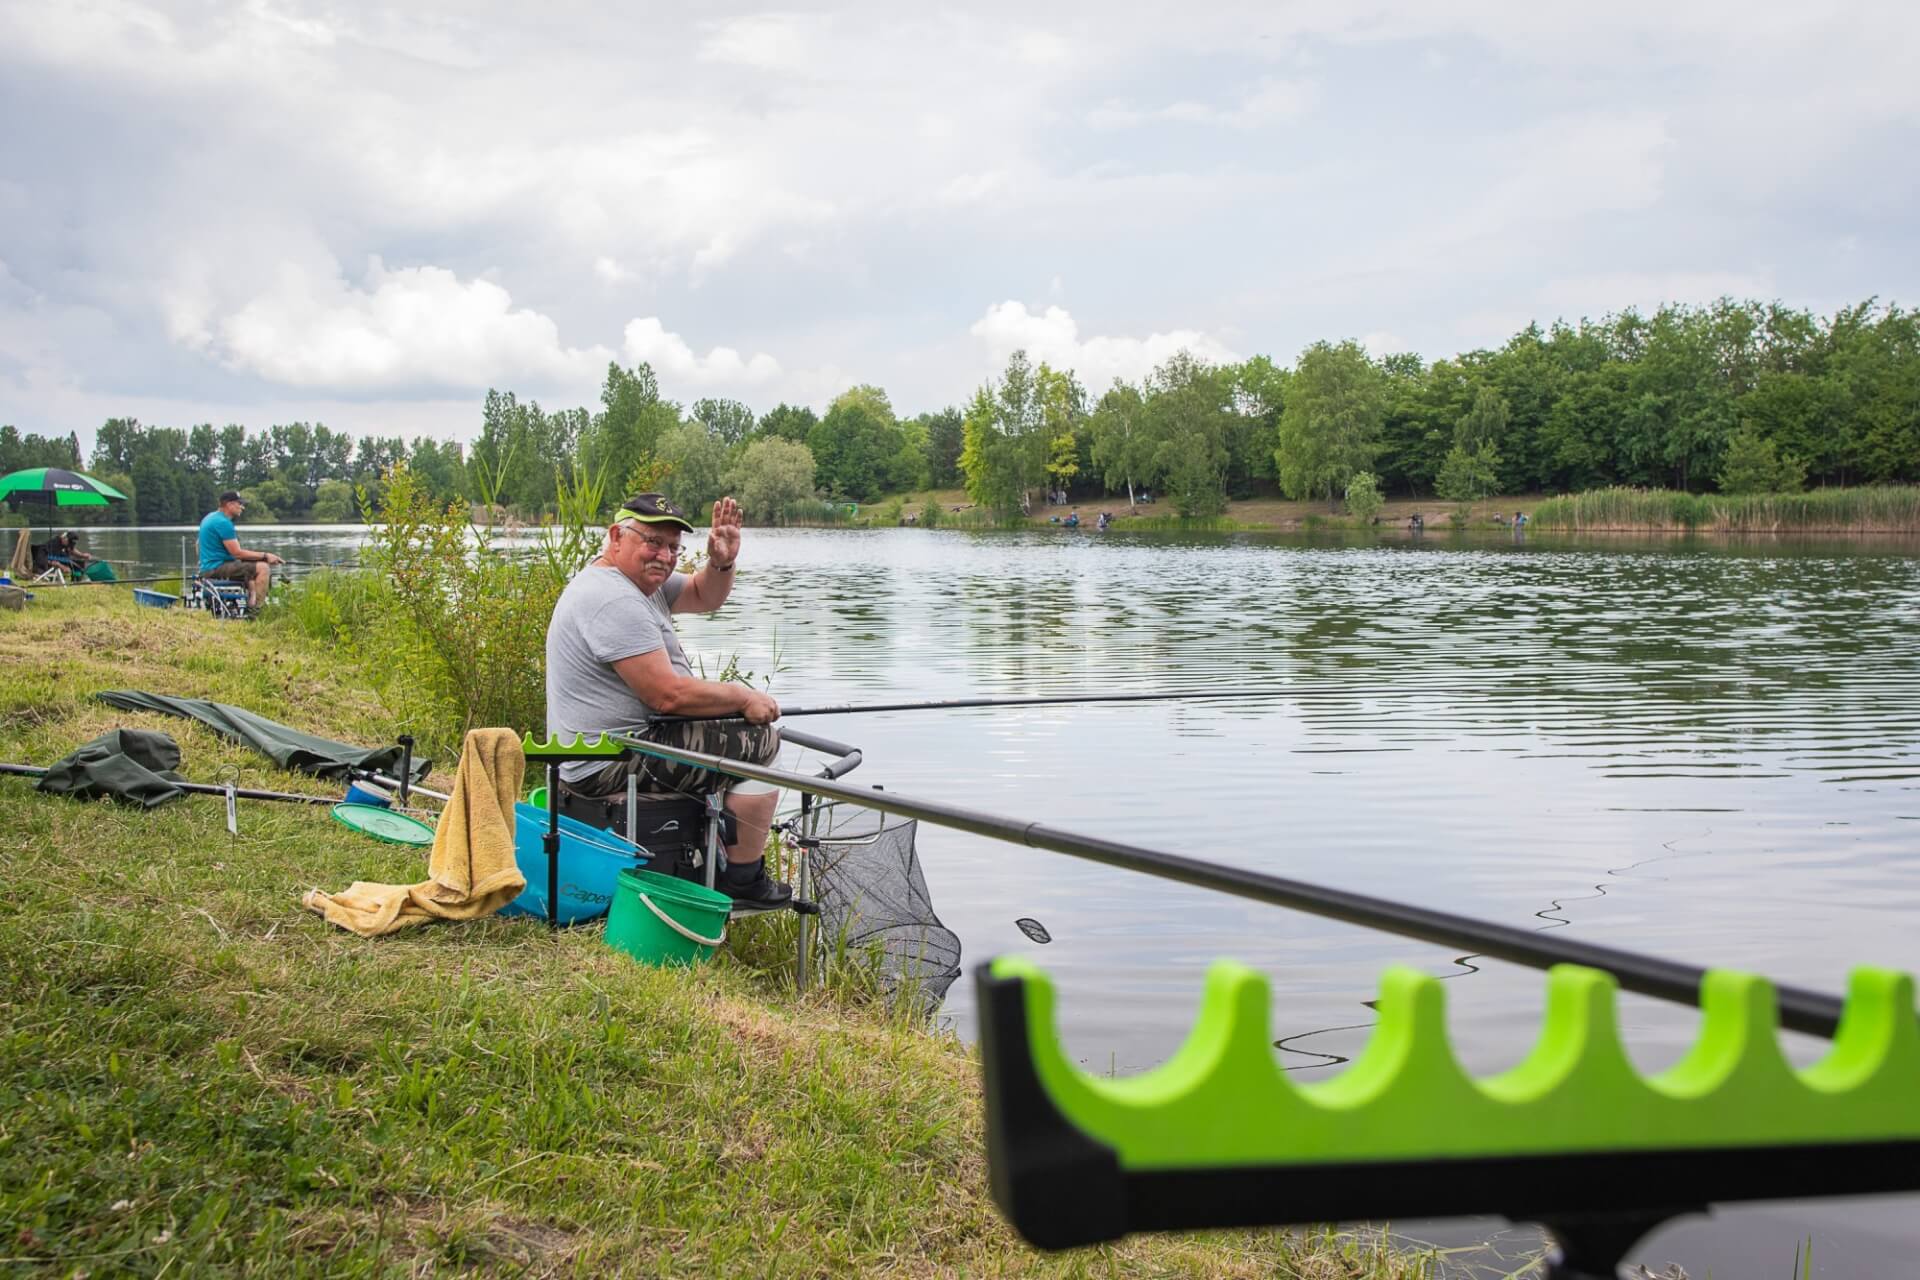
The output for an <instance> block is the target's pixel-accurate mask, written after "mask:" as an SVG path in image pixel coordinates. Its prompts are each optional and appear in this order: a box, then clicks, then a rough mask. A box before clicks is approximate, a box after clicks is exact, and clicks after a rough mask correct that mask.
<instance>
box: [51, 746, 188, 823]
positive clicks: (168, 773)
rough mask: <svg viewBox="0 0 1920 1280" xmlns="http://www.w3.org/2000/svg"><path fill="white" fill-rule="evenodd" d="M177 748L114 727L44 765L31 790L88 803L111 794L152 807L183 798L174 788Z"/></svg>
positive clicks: (180, 791) (176, 774) (128, 801)
mask: <svg viewBox="0 0 1920 1280" xmlns="http://www.w3.org/2000/svg"><path fill="white" fill-rule="evenodd" d="M179 764H180V747H179V745H178V744H177V743H175V742H174V740H173V739H172V738H170V737H168V736H167V735H166V734H164V733H158V732H156V731H154V730H152V729H113V730H109V731H108V732H106V733H103V734H101V735H100V736H99V737H97V738H95V739H94V740H93V741H92V742H89V743H86V744H85V745H83V746H80V747H76V748H75V749H74V750H73V751H71V752H69V753H68V754H66V755H65V756H62V757H61V758H60V759H58V760H56V761H54V762H53V763H52V764H51V765H48V766H47V771H46V772H45V773H44V774H42V775H40V780H39V781H37V782H35V783H34V784H33V786H34V790H36V791H45V792H48V793H50V794H52V795H63V796H72V797H73V798H74V799H76V800H92V799H95V798H97V797H99V796H109V797H111V798H112V799H115V800H123V801H125V802H126V803H128V804H137V805H139V806H140V807H141V808H143V809H151V808H153V807H154V806H156V805H162V804H165V803H166V802H167V801H169V800H173V799H177V798H178V797H180V796H183V795H185V794H186V792H184V791H182V790H181V789H180V788H178V787H176V786H174V785H173V784H174V783H176V782H179V781H182V779H181V777H180V775H179V774H178V773H176V772H174V770H175V769H176V768H177V767H178V766H179Z"/></svg>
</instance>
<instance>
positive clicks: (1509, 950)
mask: <svg viewBox="0 0 1920 1280" xmlns="http://www.w3.org/2000/svg"><path fill="white" fill-rule="evenodd" d="M615 737H616V738H618V739H619V740H620V741H622V742H623V743H625V745H627V746H628V747H630V748H632V749H633V750H635V751H638V752H640V753H641V754H643V755H650V756H655V757H658V758H659V759H662V760H669V761H675V762H678V763H681V764H692V765H698V766H699V767H701V768H704V769H711V770H713V771H715V772H717V773H724V774H728V775H730V776H732V777H736V778H750V779H753V780H754V781H757V782H768V783H773V784H775V785H777V786H782V787H789V788H792V789H793V790H796V791H805V792H810V793H812V794H814V795H823V796H828V797H831V798H833V799H835V800H845V801H847V802H849V803H852V804H858V805H862V806H864V807H866V808H869V809H878V810H880V811H882V812H884V813H892V814H897V815H899V816H901V817H903V818H913V819H916V820H918V821H922V822H932V823H936V824H938V825H940V826H946V827H954V828H957V829H959V830H961V831H970V832H973V833H974V834H976V835H983V836H991V837H993V838H994V839H997V840H1010V841H1013V842H1015V843H1018V844H1024V845H1028V846H1030V847H1032V848H1035V849H1046V850H1049V851H1051V852H1053V853H1064V854H1068V855H1070V856H1072V857H1076V858H1085V859H1088V860H1089V861H1092V862H1099V863H1104V864H1106V865H1107V866H1110V867H1119V868H1121V869H1123V870H1126V871H1138V872H1141V873H1142V874H1144V875H1150V876H1158V877H1160V878H1161V879H1164V880H1177V881H1179V882H1181V883H1182V884H1191V885H1196V886H1198V887H1200V888H1203V889H1214V890H1217V891H1219V892H1221V893H1230V894H1233V895H1234V896H1236V897H1241V898H1251V899H1253V900H1254V901H1256V902H1265V903H1269V904H1271V905H1273V906H1279V907H1288V908H1291V909H1293V910H1296V911H1306V912H1310V913H1311V914H1313V915H1318V916H1326V917H1327V918H1329V919H1333V920H1343V921H1345V922H1347V923H1348V924H1358V925H1365V926H1366V927H1368V928H1372V929H1379V930H1382V931H1384V932H1387V933H1397V934H1399V935H1401V936H1402V937H1407V938H1417V939H1419V940H1420V941H1422V942H1433V943H1439V944H1442V945H1446V946H1462V945H1464V946H1469V947H1472V948H1473V949H1474V950H1475V951H1476V952H1478V953H1479V954H1481V955H1487V956H1492V957H1494V958H1495V959H1499V960H1507V961H1511V962H1513V963H1515V964H1522V965H1526V966H1528V967H1530V968H1535V969H1546V968H1550V967H1552V966H1553V965H1556V964H1577V965H1585V966H1586V967H1588V968H1591V969H1602V970H1605V971H1606V972H1608V973H1611V974H1612V975H1613V976H1614V978H1615V979H1616V980H1617V981H1618V982H1619V983H1620V986H1621V987H1622V988H1624V989H1625V990H1628V991H1634V992H1638V993H1639V994H1641V995H1646V996H1654V997H1656V998H1658V999H1661V1000H1671V1001H1673V1002H1675V1003H1676V1004H1686V1005H1698V1004H1699V1003H1700V984H1701V981H1702V979H1703V978H1705V976H1706V972H1707V971H1706V970H1705V969H1701V968H1697V967H1695V966H1693V965H1686V964H1680V963H1678V962H1677V961H1673V960H1662V959H1660V958H1658V957H1656V956H1645V955H1640V954H1638V953H1636V952H1632V951H1622V950H1620V949H1618V948H1616V947H1603V946H1597V945H1595V944H1593V943H1590V942H1580V941H1577V940H1575V939H1571V938H1560V937H1556V936H1554V935H1551V934H1541V933H1536V932H1534V931H1533V930H1531V929H1519V928H1515V927H1514V926H1512V925H1504V924H1494V923H1491V922H1489V921H1485V920H1475V919H1474V918H1472V917H1471V916H1461V915H1454V914H1453V913H1451V912H1447V911H1434V910H1432V909H1430V908H1427V907H1414V906H1409V905H1407V904H1405V903H1401V902H1394V901H1392V900H1391V899H1387V898H1376V897H1373V896H1371V895H1369V894H1364V893H1352V892H1349V891H1348V890H1345V889H1334V888H1329V887H1327V886H1324V885H1317V884H1310V883H1307V882H1306V881H1303V880H1290V879H1287V878H1285V877H1283V876H1275V875H1268V874H1266V873H1265V872H1261V871H1250V870H1247V869H1245V868H1241V867H1230V866H1225V865H1223V864H1221V863H1217V862H1205V861H1202V860H1201V859H1198V858H1189V857H1186V856H1185V855H1183V854H1178V853H1169V852H1167V851H1166V850H1163V849H1153V848H1149V847H1147V846H1145V845H1137V844H1128V843H1125V842H1124V841H1119V840H1108V839H1105V838H1103V837H1100V836H1088V835H1081V834H1080V833H1078V832H1074V831H1066V830H1063V829H1061V828H1058V827H1048V826H1045V825H1043V824H1041V823H1038V822H1028V821H1026V820H1025V819H1023V818H1010V817H1005V816H1002V815H999V814H992V813H982V812H979V811H977V810H972V809H963V808H961V807H960V806H958V805H951V804H943V803H941V802H939V801H933V800H916V799H913V798H912V797H909V796H905V795H902V794H900V793H899V792H897V791H878V790H868V789H865V788H862V787H854V786H849V785H847V784H846V783H843V782H832V781H829V780H826V779H823V778H818V777H809V776H807V775H806V774H800V773H790V772H788V771H786V770H784V769H771V768H768V767H766V766H764V765H756V764H749V763H747V762H745V761H742V760H731V759H728V758H726V757H724V756H714V755H707V754H706V753H704V752H700V751H686V750H682V749H681V748H679V747H669V746H664V745H662V744H661V743H658V742H649V741H647V740H646V739H644V738H632V737H627V736H624V735H619V734H616V735H615ZM1774 991H1775V996H1776V999H1777V1000H1778V1008H1779V1012H1780V1025H1781V1026H1783V1027H1786V1028H1788V1029H1790V1030H1793V1031H1804V1032H1807V1033H1808V1034H1811V1035H1817V1036H1825V1037H1828V1038H1831V1037H1832V1035H1833V1033H1834V1030H1835V1028H1837V1027H1838V1026H1839V1024H1840V1011H1841V1001H1840V1000H1839V999H1838V998H1837V997H1835V996H1831V995H1827V994H1826V993H1824V992H1819V991H1809V990H1807V989H1805V988H1802V987H1789V986H1776V987H1775V988H1774Z"/></svg>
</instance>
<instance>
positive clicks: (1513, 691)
mask: <svg viewBox="0 0 1920 1280" xmlns="http://www.w3.org/2000/svg"><path fill="white" fill-rule="evenodd" d="M1688 687H1689V688H1698V687H1700V686H1699V682H1697V681H1696V682H1692V683H1690V684H1689V686H1688ZM1567 692H1571V691H1562V690H1556V689H1552V688H1539V687H1533V688H1513V687H1508V686H1503V685H1497V684H1489V685H1418V684H1414V685H1397V686H1393V687H1391V688H1386V687H1382V688H1368V687H1360V688H1355V687H1353V686H1349V685H1333V686H1318V687H1316V686H1314V685H1308V684H1284V685H1275V686H1272V687H1270V688H1264V689H1211V690H1193V691H1173V692H1148V693H1071V694H1038V695H1034V696H1032V697H1014V698H947V699H942V700H934V701H928V702H865V703H852V702H849V703H840V704H836V705H832V706H818V707H782V708H780V718H781V719H783V720H784V719H786V718H787V717H789V716H834V715H863V714H867V713H870V712H881V711H955V710H965V709H968V708H975V707H1039V706H1052V705H1060V704H1066V703H1096V702H1218V701H1241V702H1260V701H1271V700H1274V699H1280V698H1291V699H1294V700H1297V701H1311V700H1318V699H1341V700H1352V699H1359V698H1383V697H1401V696H1404V695H1408V694H1412V695H1416V696H1418V695H1428V696H1440V697H1463V698H1464V697H1471V698H1540V697H1546V696H1549V695H1554V694H1562V695H1564V694H1565V693H1567ZM742 718H743V717H741V716H740V715H739V714H738V713H729V714H726V715H717V716H667V715H663V716H652V717H649V719H648V721H647V723H648V724H688V723H693V722H696V721H716V720H739V719H742ZM640 728H641V726H634V727H633V729H632V731H635V732H637V731H638V730H639V729H640ZM627 731H628V730H615V731H614V732H616V733H619V732H627Z"/></svg>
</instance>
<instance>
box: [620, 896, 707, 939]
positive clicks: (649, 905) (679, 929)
mask: <svg viewBox="0 0 1920 1280" xmlns="http://www.w3.org/2000/svg"><path fill="white" fill-rule="evenodd" d="M640 905H641V906H643V907H645V908H646V909H647V910H649V911H651V912H653V918H654V919H655V920H658V921H659V922H660V923H661V924H663V925H665V926H667V928H669V929H671V930H673V931H674V932H675V933H677V934H679V935H680V936H681V937H683V938H685V939H686V940H687V941H688V942H697V943H699V944H700V945H701V946H703V947H718V946H721V945H723V944H725V942H726V940H727V926H726V925H724V924H723V925H721V926H720V936H719V937H717V938H703V937H701V936H700V935H699V934H697V933H695V932H694V931H693V930H691V929H689V928H687V926H685V925H683V924H681V923H680V922H679V921H678V920H675V919H674V918H673V917H672V916H670V915H668V914H667V913H666V912H664V911H662V910H661V909H660V908H658V907H656V906H654V905H653V899H652V898H649V897H648V896H647V895H646V894H645V893H642V894H641V895H640Z"/></svg>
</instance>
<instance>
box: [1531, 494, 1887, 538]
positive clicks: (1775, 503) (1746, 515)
mask: <svg viewBox="0 0 1920 1280" xmlns="http://www.w3.org/2000/svg"><path fill="white" fill-rule="evenodd" d="M1533 522H1534V524H1535V525H1536V526H1538V527H1539V528H1543V529H1573V530H1590V531H1595V532H1604V531H1610V530H1636V529H1651V530H1662V529H1665V530H1675V531H1680V530H1696V529H1697V530H1710V531H1712V532H1716V533H1906V532H1912V531H1916V530H1920V488H1912V487H1903V486H1884V487H1880V488H1862V489H1815V490H1812V491H1811V492H1808V493H1752V494H1724V493H1707V494H1692V493H1677V492H1674V491H1672V490H1667V489H1594V490H1591V491H1589V492H1586V493H1576V494H1572V495H1570V496H1567V497H1560V498H1551V499H1548V500H1547V501H1545V502H1542V503H1541V504H1540V505H1539V507H1538V508H1537V509H1536V510H1535V511H1534V513H1533Z"/></svg>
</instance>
